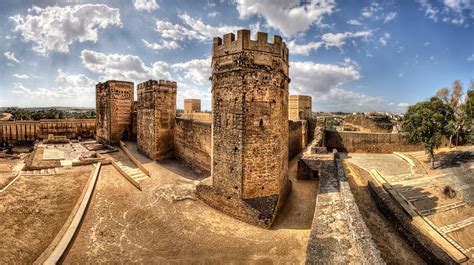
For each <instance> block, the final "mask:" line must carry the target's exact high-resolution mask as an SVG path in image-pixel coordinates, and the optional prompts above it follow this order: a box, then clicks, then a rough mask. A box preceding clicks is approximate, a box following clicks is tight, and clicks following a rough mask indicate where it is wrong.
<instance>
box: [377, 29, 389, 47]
mask: <svg viewBox="0 0 474 265" xmlns="http://www.w3.org/2000/svg"><path fill="white" fill-rule="evenodd" d="M388 39H390V33H387V32H385V33H384V34H383V36H382V37H380V38H379V42H380V43H381V44H382V46H385V45H387V42H388Z"/></svg>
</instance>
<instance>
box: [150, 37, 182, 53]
mask: <svg viewBox="0 0 474 265" xmlns="http://www.w3.org/2000/svg"><path fill="white" fill-rule="evenodd" d="M142 41H143V43H144V44H145V46H146V47H147V48H150V49H152V50H154V51H160V50H164V49H167V50H174V49H177V48H179V44H178V43H177V42H176V41H174V40H163V41H162V42H161V43H156V42H151V43H150V42H148V41H146V40H144V39H142Z"/></svg>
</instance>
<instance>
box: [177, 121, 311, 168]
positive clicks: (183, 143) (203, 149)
mask: <svg viewBox="0 0 474 265" xmlns="http://www.w3.org/2000/svg"><path fill="white" fill-rule="evenodd" d="M288 127H289V138H288V145H289V146H288V153H289V154H288V157H289V159H292V158H294V157H295V156H296V155H297V154H299V153H300V152H301V151H302V150H303V148H304V147H305V146H306V143H307V141H308V138H307V122H306V121H303V120H301V121H288ZM173 141H174V142H173V143H174V155H175V157H176V158H177V159H179V160H181V161H183V162H184V163H186V164H187V165H188V166H190V167H191V168H193V169H197V170H199V171H204V172H210V171H211V123H210V122H204V121H199V120H193V119H185V118H176V124H175V128H174V140H173Z"/></svg>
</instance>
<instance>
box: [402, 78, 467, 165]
mask: <svg viewBox="0 0 474 265" xmlns="http://www.w3.org/2000/svg"><path fill="white" fill-rule="evenodd" d="M463 90H464V89H463V86H462V84H461V82H460V81H459V80H456V81H454V82H453V85H452V88H451V90H450V89H449V88H447V87H445V88H441V89H440V90H438V92H437V93H436V95H435V96H433V97H431V98H430V99H429V100H426V101H422V102H418V103H416V104H415V105H412V106H410V107H408V111H407V113H406V114H405V116H404V117H403V120H402V123H401V125H402V128H403V130H404V131H406V132H408V140H409V141H410V142H412V143H417V144H422V145H423V147H424V149H425V150H426V152H428V154H429V155H430V158H431V167H432V168H434V149H436V148H438V147H439V146H440V145H441V140H442V137H443V136H444V137H446V138H448V139H449V146H450V147H451V146H452V145H453V144H454V143H455V144H456V145H459V144H460V143H471V144H474V128H473V127H474V123H473V119H474V80H472V81H471V85H470V88H469V89H468V90H467V92H466V94H464V92H463Z"/></svg>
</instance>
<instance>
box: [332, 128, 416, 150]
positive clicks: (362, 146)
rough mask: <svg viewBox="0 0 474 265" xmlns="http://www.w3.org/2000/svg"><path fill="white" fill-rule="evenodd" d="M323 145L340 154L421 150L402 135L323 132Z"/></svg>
mask: <svg viewBox="0 0 474 265" xmlns="http://www.w3.org/2000/svg"><path fill="white" fill-rule="evenodd" d="M325 145H326V147H327V148H328V149H329V150H331V149H337V150H338V151H340V152H352V153H392V152H409V151H419V150H423V149H422V147H421V146H419V145H414V144H410V143H408V142H407V140H406V138H405V136H404V135H403V134H397V133H361V132H335V131H329V130H327V131H326V132H325Z"/></svg>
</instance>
